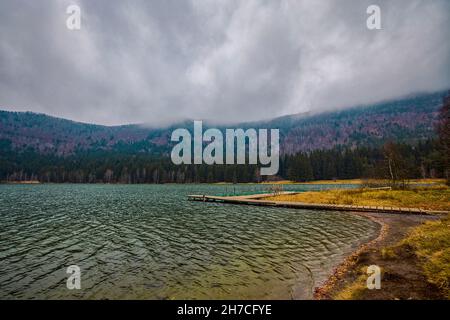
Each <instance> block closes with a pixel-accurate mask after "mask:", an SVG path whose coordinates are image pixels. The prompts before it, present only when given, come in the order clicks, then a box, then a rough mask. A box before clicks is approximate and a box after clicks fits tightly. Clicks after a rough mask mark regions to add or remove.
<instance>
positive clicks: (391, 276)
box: [331, 215, 450, 300]
mask: <svg viewBox="0 0 450 320" xmlns="http://www.w3.org/2000/svg"><path fill="white" fill-rule="evenodd" d="M370 264H377V265H379V266H380V267H381V268H382V288H381V290H368V289H367V287H366V280H367V274H366V273H365V271H366V270H367V267H368V266H369V265H370ZM353 269H354V270H352V271H351V272H354V273H357V274H358V276H357V277H356V280H353V281H350V283H347V284H346V285H345V286H343V287H342V288H340V289H339V290H337V292H335V293H334V294H333V295H332V296H331V297H332V298H334V299H341V300H353V299H399V298H400V299H411V298H414V299H450V215H449V216H447V217H444V218H443V219H441V220H438V221H428V222H425V223H424V224H422V225H421V226H418V227H416V228H414V229H412V231H411V232H410V233H409V235H408V236H407V237H406V238H404V239H402V240H400V241H399V242H397V243H396V244H395V245H393V246H387V247H383V248H379V249H377V250H375V252H372V253H370V254H366V257H362V258H361V259H360V261H359V263H358V264H356V265H355V266H354V268H353Z"/></svg>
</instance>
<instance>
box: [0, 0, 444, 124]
mask: <svg viewBox="0 0 450 320" xmlns="http://www.w3.org/2000/svg"><path fill="white" fill-rule="evenodd" d="M70 4H79V5H80V7H81V10H82V26H81V30H80V31H70V30H68V29H67V28H66V19H67V17H68V15H67V14H66V8H67V6H68V5H70ZM370 4H377V5H379V6H380V7H381V13H382V28H383V29H382V30H373V31H371V30H368V29H367V28H366V19H367V14H366V8H367V7H368V6H369V5H370ZM449 30H450V1H448V0H442V1H439V0H431V1H430V0H424V1H413V0H403V1H399V0H395V1H393V0H391V1H382V0H376V1H375V0H370V1H364V0H354V1H343V0H334V1H331V0H330V1H318V0H309V1H307V0H286V1H275V0H240V1H234V0H189V1H188V0H186V1H185V0H170V1H167V0H164V1H163V0H160V1H156V0H155V1H148V0H142V1H138V0H131V1H119V0H117V1H111V0H84V1H81V0H80V1H65V0H59V1H58V0H53V1H49V0H39V1H30V0H1V2H0V109H6V110H19V111H24V110H29V111H35V112H43V113H47V114H51V115H54V116H59V117H64V118H69V119H73V120H77V121H84V122H93V123H100V124H125V123H135V122H145V123H150V124H153V125H155V124H166V123H168V122H172V121H176V120H178V119H182V118H189V119H194V118H195V119H212V120H215V121H218V122H235V121H244V120H245V121H247V120H259V119H266V118H271V117H275V116H280V115H284V114H290V113H299V112H305V111H312V112H319V111H322V110H331V109H336V108H342V107H345V106H352V105H356V104H365V103H372V102H377V101H381V100H386V99H390V98H395V97H399V96H403V95H407V94H410V93H414V92H423V91H434V90H441V89H445V88H449V87H450V42H449V40H448V39H449Z"/></svg>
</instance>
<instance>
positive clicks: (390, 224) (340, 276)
mask: <svg viewBox="0 0 450 320" xmlns="http://www.w3.org/2000/svg"><path fill="white" fill-rule="evenodd" d="M351 213H352V214H357V215H360V216H364V217H366V218H368V219H371V220H372V221H374V222H376V223H378V224H380V230H379V232H378V235H377V236H376V238H374V239H372V240H370V241H369V242H366V243H363V244H361V245H360V246H359V247H358V248H357V249H356V250H355V251H353V252H352V253H351V254H350V255H348V256H347V257H345V258H344V260H343V261H341V263H339V264H338V265H337V266H336V267H335V268H334V269H333V271H332V273H331V274H330V275H329V277H328V278H327V280H325V281H324V282H323V283H322V284H320V285H319V286H318V287H316V288H315V289H314V293H313V299H314V300H334V299H336V296H337V295H338V294H339V293H340V292H342V291H343V290H344V289H345V288H346V287H347V286H349V285H351V284H352V283H354V282H355V281H356V280H357V279H358V277H359V276H361V274H362V273H361V269H362V268H367V266H369V265H372V264H375V265H377V263H376V260H377V259H375V257H376V256H377V255H380V254H382V253H380V251H382V250H383V249H384V248H386V247H389V246H393V245H395V244H397V243H398V242H399V241H401V240H402V239H404V238H406V237H407V235H408V234H409V232H410V231H411V230H412V229H413V228H414V227H417V226H419V225H421V224H422V223H423V222H425V221H434V220H438V219H440V217H439V216H431V215H429V216H423V215H402V214H391V213H369V212H367V213H361V212H351ZM379 267H380V268H381V269H382V274H383V273H384V272H385V270H384V269H385V268H387V267H388V266H387V265H379ZM364 270H365V269H364ZM366 277H367V276H366ZM383 281H384V280H383V276H382V283H383ZM386 281H389V280H386ZM406 285H408V284H406ZM423 285H424V286H425V287H427V286H428V284H427V283H423ZM369 291H372V292H374V293H378V292H380V291H382V290H366V292H369ZM405 293H406V294H408V292H405ZM384 298H387V299H390V298H394V296H392V297H391V296H389V294H386V295H385V297H384ZM337 300H342V299H341V298H339V297H338V298H337Z"/></svg>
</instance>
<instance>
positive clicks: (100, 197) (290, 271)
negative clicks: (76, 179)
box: [0, 184, 379, 299]
mask: <svg viewBox="0 0 450 320" xmlns="http://www.w3.org/2000/svg"><path fill="white" fill-rule="evenodd" d="M335 187H343V186H334V185H289V186H285V190H293V191H304V190H316V189H325V188H335ZM344 187H350V186H344ZM267 188H268V186H266V185H251V184H250V185H86V184H85V185H77V184H42V185H0V298H3V299H33V298H39V299H79V298H83V299H309V298H311V297H312V291H313V289H314V287H315V286H318V285H319V284H320V283H321V282H323V281H324V280H325V279H326V278H327V276H328V275H329V274H330V272H331V271H332V270H333V267H335V266H336V264H338V263H339V262H340V261H341V260H342V259H343V257H345V256H346V255H348V254H349V253H350V252H352V250H354V249H355V248H357V247H358V246H359V245H360V244H361V243H363V242H366V241H368V240H370V239H372V238H373V237H375V236H376V234H377V231H378V230H379V225H378V224H376V223H375V222H373V221H371V220H369V219H366V218H364V217H361V216H358V215H353V214H350V213H345V212H330V211H310V210H298V209H287V208H271V207H257V206H238V205H229V204H216V203H202V202H190V201H187V195H188V194H209V195H231V194H250V193H264V192H266V191H267ZM70 265H77V266H79V267H80V269H81V289H80V290H68V289H67V287H66V280H67V277H68V276H69V275H68V274H66V268H67V267H68V266H70Z"/></svg>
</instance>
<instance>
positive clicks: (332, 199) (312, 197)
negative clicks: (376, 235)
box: [267, 186, 450, 211]
mask: <svg viewBox="0 0 450 320" xmlns="http://www.w3.org/2000/svg"><path fill="white" fill-rule="evenodd" d="M267 200H277V201H293V202H305V203H326V204H344V205H359V206H383V207H402V208H420V209H426V210H444V211H450V188H449V187H446V186H435V187H417V188H412V189H409V190H370V189H356V190H326V191H311V192H302V193H299V194H294V195H279V196H273V197H270V198H267Z"/></svg>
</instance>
